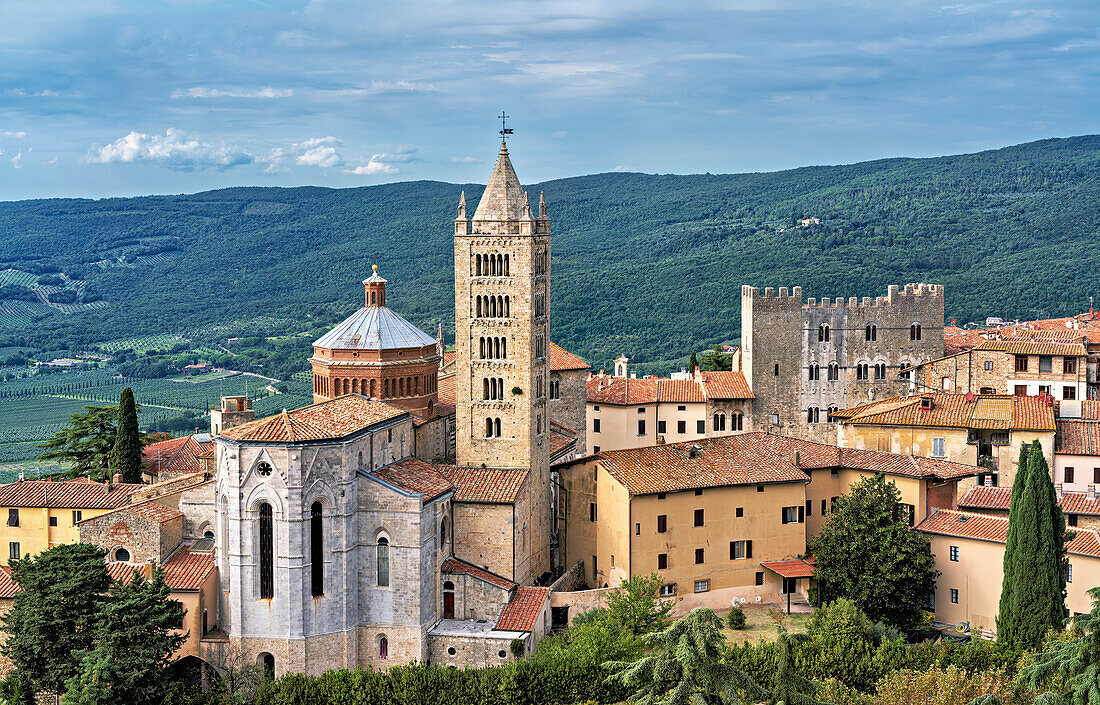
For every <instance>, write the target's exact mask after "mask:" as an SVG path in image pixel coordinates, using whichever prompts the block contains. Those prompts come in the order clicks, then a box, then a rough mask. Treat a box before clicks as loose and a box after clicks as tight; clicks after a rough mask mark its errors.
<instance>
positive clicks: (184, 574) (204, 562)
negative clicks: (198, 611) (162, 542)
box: [164, 545, 214, 590]
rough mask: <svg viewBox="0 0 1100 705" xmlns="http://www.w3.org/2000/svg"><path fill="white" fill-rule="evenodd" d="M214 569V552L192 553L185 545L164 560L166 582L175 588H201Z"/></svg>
mask: <svg viewBox="0 0 1100 705" xmlns="http://www.w3.org/2000/svg"><path fill="white" fill-rule="evenodd" d="M213 570H214V554H213V553H191V550H190V546H187V545H184V546H180V547H179V548H178V549H177V550H176V552H175V553H173V554H172V555H171V556H169V558H168V560H167V561H165V562H164V582H165V583H167V584H168V587H169V588H171V589H173V590H199V589H200V588H202V586H203V583H205V582H206V578H207V576H209V575H210V572H211V571H213Z"/></svg>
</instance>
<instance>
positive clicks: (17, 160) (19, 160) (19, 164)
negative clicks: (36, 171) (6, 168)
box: [11, 152, 23, 169]
mask: <svg viewBox="0 0 1100 705" xmlns="http://www.w3.org/2000/svg"><path fill="white" fill-rule="evenodd" d="M11 165H12V168H14V169H22V168H23V153H22V152H20V153H19V154H16V155H15V156H14V157H12V158H11Z"/></svg>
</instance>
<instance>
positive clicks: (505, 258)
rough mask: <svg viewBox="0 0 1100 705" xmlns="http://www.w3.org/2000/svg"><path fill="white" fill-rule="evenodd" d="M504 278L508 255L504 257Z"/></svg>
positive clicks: (506, 271)
mask: <svg viewBox="0 0 1100 705" xmlns="http://www.w3.org/2000/svg"><path fill="white" fill-rule="evenodd" d="M504 276H508V255H504Z"/></svg>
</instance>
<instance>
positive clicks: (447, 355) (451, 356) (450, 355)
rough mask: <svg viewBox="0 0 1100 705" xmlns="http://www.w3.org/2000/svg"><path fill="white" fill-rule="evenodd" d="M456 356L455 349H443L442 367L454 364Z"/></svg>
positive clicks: (445, 367)
mask: <svg viewBox="0 0 1100 705" xmlns="http://www.w3.org/2000/svg"><path fill="white" fill-rule="evenodd" d="M457 357H458V351H457V350H444V351H443V364H442V368H443V369H447V368H448V367H451V366H452V365H454V364H455V358H457Z"/></svg>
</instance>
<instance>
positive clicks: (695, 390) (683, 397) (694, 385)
mask: <svg viewBox="0 0 1100 705" xmlns="http://www.w3.org/2000/svg"><path fill="white" fill-rule="evenodd" d="M706 400H707V398H706V396H705V395H704V394H703V387H702V385H700V384H699V383H698V382H696V381H695V380H693V379H659V380H657V401H664V402H674V403H680V404H690V403H698V404H702V403H703V402H705V401H706Z"/></svg>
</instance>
